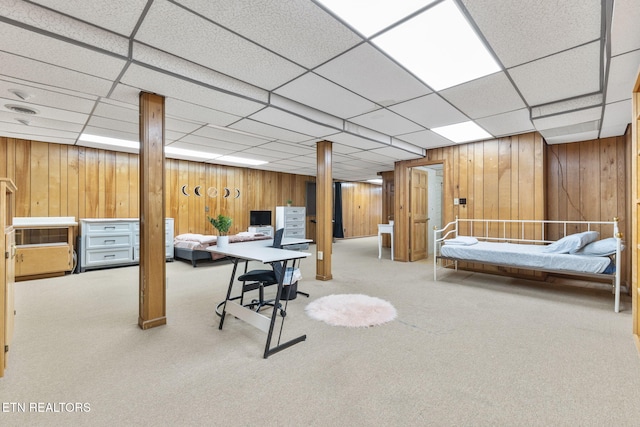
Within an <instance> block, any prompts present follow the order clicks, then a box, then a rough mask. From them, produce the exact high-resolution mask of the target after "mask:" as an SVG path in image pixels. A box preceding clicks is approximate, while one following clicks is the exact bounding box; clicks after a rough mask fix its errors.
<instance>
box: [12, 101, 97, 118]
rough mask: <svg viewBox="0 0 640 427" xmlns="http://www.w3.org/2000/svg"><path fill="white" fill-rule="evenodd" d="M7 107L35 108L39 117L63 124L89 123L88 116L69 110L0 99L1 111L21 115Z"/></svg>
mask: <svg viewBox="0 0 640 427" xmlns="http://www.w3.org/2000/svg"><path fill="white" fill-rule="evenodd" d="M6 105H18V106H21V107H23V106H26V107H29V108H33V109H35V110H36V111H37V112H38V114H37V117H42V118H46V119H53V120H60V121H63V122H70V123H85V122H86V121H87V118H88V117H89V116H88V115H87V114H83V113H77V112H75V111H67V110H61V109H59V108H56V107H49V106H46V105H37V104H28V103H25V102H17V101H16V100H14V99H11V98H2V97H0V110H2V111H9V112H11V113H13V114H19V113H15V112H13V111H11V110H10V109H8V108H7V107H6ZM26 117H33V116H31V115H26Z"/></svg>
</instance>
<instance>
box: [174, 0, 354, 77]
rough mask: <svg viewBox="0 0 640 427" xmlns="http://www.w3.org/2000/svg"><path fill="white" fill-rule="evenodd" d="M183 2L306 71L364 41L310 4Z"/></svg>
mask: <svg viewBox="0 0 640 427" xmlns="http://www.w3.org/2000/svg"><path fill="white" fill-rule="evenodd" d="M180 3H182V4H183V5H185V6H186V7H188V8H190V9H192V10H194V11H196V12H197V13H200V14H202V15H204V16H206V17H208V18H209V19H211V20H214V21H216V22H219V23H220V24H221V25H223V26H224V27H226V28H228V29H230V30H231V31H233V32H236V33H238V34H241V35H242V36H244V37H247V38H248V39H250V40H254V41H255V42H256V43H258V44H259V45H261V46H264V47H265V48H267V49H269V50H272V51H274V52H277V53H279V54H281V55H283V56H284V57H287V58H290V59H291V60H292V61H294V62H296V63H298V64H300V65H302V66H304V67H307V68H313V67H315V66H317V65H319V64H321V63H323V62H325V61H327V60H329V59H331V58H333V57H334V56H336V55H338V54H340V53H341V52H343V51H345V50H347V49H349V48H350V47H352V46H355V45H356V44H358V43H360V42H361V41H362V39H361V38H360V37H359V36H357V35H356V34H355V33H354V32H353V31H351V30H349V29H348V28H346V27H345V26H343V25H340V24H339V23H338V22H337V21H336V20H335V19H334V18H333V17H331V16H330V15H329V14H327V13H326V12H325V11H324V10H322V9H321V8H319V7H318V6H317V5H315V4H314V3H313V2H310V1H301V0H260V1H254V2H252V3H251V5H250V6H248V5H246V4H245V3H243V2H232V3H230V2H229V1H228V0H181V1H180ZM248 9H249V10H248ZM258 11H259V12H258ZM282 28H286V31H282V30H281V29H282Z"/></svg>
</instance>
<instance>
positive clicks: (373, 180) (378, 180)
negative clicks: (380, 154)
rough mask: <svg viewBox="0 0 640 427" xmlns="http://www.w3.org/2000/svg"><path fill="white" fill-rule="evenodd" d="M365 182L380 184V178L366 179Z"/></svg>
mask: <svg viewBox="0 0 640 427" xmlns="http://www.w3.org/2000/svg"><path fill="white" fill-rule="evenodd" d="M367 182H370V183H371V184H378V185H382V178H374V179H368V180H367Z"/></svg>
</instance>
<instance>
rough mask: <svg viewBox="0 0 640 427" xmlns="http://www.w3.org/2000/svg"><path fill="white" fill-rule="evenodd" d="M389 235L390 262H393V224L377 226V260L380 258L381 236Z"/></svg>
mask: <svg viewBox="0 0 640 427" xmlns="http://www.w3.org/2000/svg"><path fill="white" fill-rule="evenodd" d="M383 234H390V235H391V261H393V222H392V221H390V222H389V224H378V259H380V258H382V235H383Z"/></svg>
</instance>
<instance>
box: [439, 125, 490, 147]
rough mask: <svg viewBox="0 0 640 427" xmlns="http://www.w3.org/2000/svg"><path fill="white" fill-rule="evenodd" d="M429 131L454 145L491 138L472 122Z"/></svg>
mask: <svg viewBox="0 0 640 427" xmlns="http://www.w3.org/2000/svg"><path fill="white" fill-rule="evenodd" d="M431 130H432V131H433V132H435V133H437V134H438V135H440V136H443V137H445V138H447V139H448V140H450V141H453V142H456V143H461V142H471V141H479V140H481V139H490V138H493V136H491V134H490V133H488V132H487V131H486V130H484V129H482V128H481V127H480V126H478V125H477V124H475V123H474V122H462V123H456V124H454V125H448V126H441V127H437V128H433V129H431Z"/></svg>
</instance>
